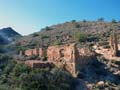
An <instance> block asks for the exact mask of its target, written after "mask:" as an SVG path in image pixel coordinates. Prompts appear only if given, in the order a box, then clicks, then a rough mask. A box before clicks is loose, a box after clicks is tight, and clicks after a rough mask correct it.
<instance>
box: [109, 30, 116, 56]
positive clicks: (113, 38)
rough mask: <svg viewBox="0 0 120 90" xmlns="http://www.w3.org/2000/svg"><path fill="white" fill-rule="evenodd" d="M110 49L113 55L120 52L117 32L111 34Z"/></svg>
mask: <svg viewBox="0 0 120 90" xmlns="http://www.w3.org/2000/svg"><path fill="white" fill-rule="evenodd" d="M110 49H111V55H112V56H117V53H118V43H117V34H116V33H115V32H113V33H112V35H111V36H110Z"/></svg>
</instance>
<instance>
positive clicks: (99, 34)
mask: <svg viewBox="0 0 120 90" xmlns="http://www.w3.org/2000/svg"><path fill="white" fill-rule="evenodd" d="M112 30H117V31H118V32H119V30H120V22H105V21H85V20H84V21H80V22H77V21H75V20H73V21H70V22H65V23H62V24H57V25H53V26H46V27H45V28H43V29H41V30H40V31H39V32H36V33H33V34H31V35H28V36H25V37H23V38H22V39H21V40H19V41H18V42H17V44H19V45H20V44H21V45H22V46H24V47H28V48H34V47H37V46H38V45H39V46H40V47H41V46H49V45H54V44H63V43H69V42H75V41H76V36H77V34H78V33H82V34H84V35H85V36H86V37H87V38H86V40H85V41H87V42H95V41H106V40H107V39H108V37H109V36H110V32H111V31H112ZM76 42H78V41H76Z"/></svg>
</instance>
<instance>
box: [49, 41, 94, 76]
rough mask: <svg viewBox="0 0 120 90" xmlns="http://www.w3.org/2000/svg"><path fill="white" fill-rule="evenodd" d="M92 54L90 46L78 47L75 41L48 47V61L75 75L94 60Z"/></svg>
mask: <svg viewBox="0 0 120 90" xmlns="http://www.w3.org/2000/svg"><path fill="white" fill-rule="evenodd" d="M91 56H93V53H92V52H91V51H90V50H89V49H88V48H87V49H86V48H81V49H80V48H76V45H75V43H72V44H66V45H61V46H50V47H48V49H47V57H48V61H49V62H53V63H54V64H55V65H56V66H58V67H62V68H64V69H65V70H67V71H69V72H70V73H71V74H72V75H73V76H76V75H77V71H79V70H80V69H81V68H82V67H83V66H85V65H86V64H87V63H88V62H89V61H90V60H92V59H91Z"/></svg>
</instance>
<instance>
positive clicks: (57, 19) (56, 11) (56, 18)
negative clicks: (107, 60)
mask: <svg viewBox="0 0 120 90" xmlns="http://www.w3.org/2000/svg"><path fill="white" fill-rule="evenodd" d="M100 17H104V18H105V20H107V21H111V19H112V18H114V19H116V20H120V0H0V28H3V27H12V28H13V29H15V30H16V31H17V32H19V33H21V34H22V35H27V34H30V33H33V32H36V31H40V29H41V28H43V27H45V26H49V25H54V24H57V23H63V22H66V21H71V20H74V19H75V20H77V21H80V20H83V19H86V20H97V19H98V18H100Z"/></svg>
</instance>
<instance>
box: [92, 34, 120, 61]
mask: <svg viewBox="0 0 120 90" xmlns="http://www.w3.org/2000/svg"><path fill="white" fill-rule="evenodd" d="M109 45H110V48H103V47H102V46H98V45H94V46H93V48H94V51H95V52H96V53H98V54H101V55H103V57H104V58H105V59H107V60H120V57H119V56H118V51H119V50H120V44H118V42H117V34H116V33H115V32H112V34H111V36H110V39H109Z"/></svg>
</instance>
